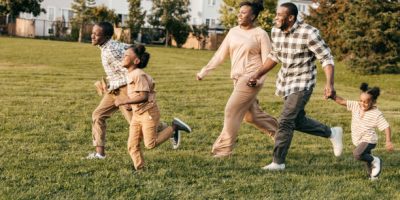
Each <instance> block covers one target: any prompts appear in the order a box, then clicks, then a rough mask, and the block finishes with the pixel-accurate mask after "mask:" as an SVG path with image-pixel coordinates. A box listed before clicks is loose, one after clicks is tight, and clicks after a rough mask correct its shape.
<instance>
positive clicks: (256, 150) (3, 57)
mask: <svg viewBox="0 0 400 200" xmlns="http://www.w3.org/2000/svg"><path fill="white" fill-rule="evenodd" d="M148 50H149V52H150V53H151V60H150V63H149V66H148V68H146V69H145V71H146V72H148V73H149V74H150V75H152V76H153V78H154V79H155V80H156V89H157V92H158V93H157V95H158V96H157V99H158V104H159V107H160V110H161V115H162V120H163V121H166V122H170V121H171V120H172V118H173V117H179V118H181V119H182V120H184V121H186V122H187V123H188V124H190V125H191V126H192V129H193V132H192V133H191V134H184V135H182V143H181V147H180V148H179V149H178V150H172V149H171V145H170V143H169V142H166V143H165V144H162V145H161V146H159V147H158V148H156V149H153V150H145V153H144V156H145V160H146V165H147V170H146V171H145V172H143V173H139V174H133V173H132V167H131V166H132V161H131V159H130V157H129V155H128V153H127V146H126V141H127V138H128V124H127V122H126V121H125V120H124V119H123V117H122V115H121V114H120V113H119V112H118V113H116V114H115V115H114V116H113V117H112V118H110V119H109V120H108V129H107V130H108V132H107V156H108V157H107V159H105V160H86V159H83V158H84V157H85V156H86V155H87V154H88V153H89V152H91V151H93V150H94V148H93V147H92V144H91V114H92V111H93V110H94V109H95V107H96V106H97V104H98V103H99V101H100V99H101V98H100V97H99V96H97V94H96V92H95V89H94V86H93V83H94V82H95V81H96V80H98V79H100V78H101V77H102V76H104V71H103V68H102V66H101V62H100V50H99V49H98V48H97V47H93V46H91V45H90V44H79V43H67V42H56V41H45V40H32V39H17V38H7V37H0V80H1V82H0V199H400V192H399V188H400V181H399V180H400V168H399V167H400V155H399V153H400V141H399V140H400V137H399V133H400V131H399V130H400V98H399V94H400V75H370V76H363V75H357V74H353V73H351V72H350V71H348V70H347V69H346V67H345V66H344V65H343V64H341V63H338V64H337V65H336V74H335V82H336V84H335V86H336V89H337V92H338V94H339V95H341V96H343V97H345V98H348V99H353V100H358V97H359V89H358V87H359V85H360V83H361V82H368V83H370V85H371V86H374V85H377V86H380V87H381V96H380V97H379V99H378V106H379V108H380V109H381V110H382V111H383V112H384V114H385V117H386V119H387V120H388V121H389V123H390V125H391V127H392V130H393V137H392V139H393V142H394V145H395V152H393V153H388V152H386V150H385V136H384V133H383V132H380V133H379V135H380V139H379V143H378V145H377V148H376V149H375V150H374V154H375V155H378V156H379V157H381V158H382V160H383V171H382V174H381V177H380V179H379V180H378V181H374V182H371V181H369V180H368V178H367V177H366V174H365V172H364V168H363V163H361V162H359V161H355V160H354V159H353V157H352V150H353V148H354V147H353V145H352V143H351V138H350V118H351V114H350V113H349V112H348V111H346V109H345V108H344V107H341V106H339V105H337V104H335V103H334V102H332V101H326V100H324V99H323V98H322V91H323V86H324V81H325V78H324V73H323V70H321V68H319V69H318V72H319V75H318V84H317V87H316V89H315V90H314V94H313V96H312V99H311V101H310V102H309V104H308V106H307V108H306V110H307V113H308V115H309V116H311V117H314V118H316V119H318V120H320V121H321V122H324V123H326V124H328V125H332V126H338V125H339V126H343V128H344V132H345V136H344V145H345V148H344V154H343V156H342V157H340V158H335V157H334V156H333V152H332V147H331V143H330V141H329V140H327V139H324V138H317V137H313V136H310V135H307V134H304V133H299V132H296V133H295V134H294V138H293V141H292V145H291V148H290V151H289V154H288V157H287V163H286V166H287V168H286V170H285V171H282V172H268V171H264V170H262V169H261V167H263V166H265V165H266V164H268V163H270V162H271V160H272V157H271V153H272V149H273V142H272V140H271V139H270V138H268V137H267V136H265V135H263V134H261V132H260V131H258V130H257V129H256V128H254V127H252V126H250V125H247V124H243V125H242V127H241V129H240V132H239V137H238V143H237V145H236V148H235V151H234V154H233V156H232V157H231V158H229V159H214V158H213V157H212V156H211V153H210V151H211V146H212V144H213V142H214V140H215V139H216V138H217V137H218V135H219V133H220V131H221V129H222V125H223V111H224V106H225V103H226V101H227V99H228V97H229V95H230V93H231V90H232V81H231V80H230V79H229V72H230V66H229V63H228V62H226V63H225V64H224V65H221V66H219V67H218V68H217V69H216V70H215V71H213V72H212V74H210V75H209V76H208V77H206V78H205V80H203V81H196V80H195V74H196V73H197V71H198V70H200V68H201V67H202V66H204V65H205V64H206V63H207V62H208V60H209V59H210V58H211V57H212V55H213V53H214V52H213V51H199V50H188V49H176V48H162V47H148ZM277 71H278V68H276V69H274V70H273V71H272V72H271V73H270V74H269V75H268V78H267V81H266V84H265V86H264V89H263V90H262V91H261V93H260V94H259V100H260V103H261V106H262V108H263V109H264V110H265V111H267V112H269V113H270V114H272V115H273V116H276V117H278V116H279V113H280V110H281V108H282V99H281V98H280V97H277V96H275V95H274V88H275V84H274V81H275V77H276V73H277Z"/></svg>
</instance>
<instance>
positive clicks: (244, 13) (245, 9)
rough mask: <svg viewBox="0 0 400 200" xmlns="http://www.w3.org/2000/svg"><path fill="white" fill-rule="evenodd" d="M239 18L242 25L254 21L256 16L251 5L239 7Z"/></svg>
mask: <svg viewBox="0 0 400 200" xmlns="http://www.w3.org/2000/svg"><path fill="white" fill-rule="evenodd" d="M237 18H238V19H237V20H238V24H239V25H240V26H248V25H250V24H252V23H253V20H254V18H255V16H254V14H253V10H252V9H251V7H250V6H242V7H240V9H239V13H238V15H237Z"/></svg>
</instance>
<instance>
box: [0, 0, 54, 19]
mask: <svg viewBox="0 0 400 200" xmlns="http://www.w3.org/2000/svg"><path fill="white" fill-rule="evenodd" d="M42 1H43V0H0V15H8V14H10V15H11V17H12V18H15V17H18V15H19V14H20V13H21V12H26V13H32V14H33V16H38V15H40V13H41V12H43V13H46V10H45V9H43V8H41V7H40V3H41V2H42Z"/></svg>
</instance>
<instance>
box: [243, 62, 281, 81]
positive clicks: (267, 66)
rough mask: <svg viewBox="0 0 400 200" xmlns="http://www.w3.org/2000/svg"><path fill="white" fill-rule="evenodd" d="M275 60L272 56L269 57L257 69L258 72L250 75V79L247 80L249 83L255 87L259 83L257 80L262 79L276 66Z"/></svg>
mask: <svg viewBox="0 0 400 200" xmlns="http://www.w3.org/2000/svg"><path fill="white" fill-rule="evenodd" d="M276 64H278V63H276V62H275V61H273V60H272V59H271V58H268V59H267V60H266V61H265V62H264V64H263V66H262V67H261V68H260V69H258V70H257V72H256V73H255V74H254V75H253V76H251V77H250V79H249V81H248V82H247V85H248V86H250V87H255V86H256V85H257V80H258V79H260V78H261V77H262V76H263V75H264V74H266V73H268V72H269V71H271V69H273V68H274V67H275V66H276Z"/></svg>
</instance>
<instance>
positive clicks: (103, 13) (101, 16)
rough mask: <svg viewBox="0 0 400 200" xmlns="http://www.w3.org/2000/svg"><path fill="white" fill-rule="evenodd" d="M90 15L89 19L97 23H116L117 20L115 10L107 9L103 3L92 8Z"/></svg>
mask: <svg viewBox="0 0 400 200" xmlns="http://www.w3.org/2000/svg"><path fill="white" fill-rule="evenodd" d="M91 13H92V14H91V16H90V18H91V19H90V20H91V21H92V22H95V23H98V22H110V23H116V22H117V18H118V17H117V15H116V14H115V11H114V10H112V9H108V8H107V7H106V6H104V5H100V6H96V7H94V8H93V9H92V12H91Z"/></svg>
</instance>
